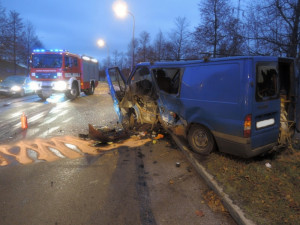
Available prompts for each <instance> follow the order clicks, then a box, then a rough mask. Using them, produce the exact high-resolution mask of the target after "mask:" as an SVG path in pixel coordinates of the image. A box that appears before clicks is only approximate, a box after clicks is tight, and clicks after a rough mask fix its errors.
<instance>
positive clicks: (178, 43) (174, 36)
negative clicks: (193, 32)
mask: <svg viewBox="0 0 300 225" xmlns="http://www.w3.org/2000/svg"><path fill="white" fill-rule="evenodd" d="M188 26H189V23H188V21H187V19H186V18H185V17H177V18H176V19H175V29H173V31H172V32H171V33H170V35H169V39H170V41H169V44H171V45H172V48H170V50H171V51H172V52H173V58H174V59H175V60H180V59H183V58H184V57H185V54H186V53H187V51H188V46H189V37H190V32H189V31H188Z"/></svg>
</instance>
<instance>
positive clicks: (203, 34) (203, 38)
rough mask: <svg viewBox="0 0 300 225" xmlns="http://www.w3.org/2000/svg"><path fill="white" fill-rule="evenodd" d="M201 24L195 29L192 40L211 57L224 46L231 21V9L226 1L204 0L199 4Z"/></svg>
mask: <svg viewBox="0 0 300 225" xmlns="http://www.w3.org/2000/svg"><path fill="white" fill-rule="evenodd" d="M199 11H200V16H201V21H202V22H201V23H200V24H199V26H198V27H196V31H195V32H194V38H195V40H196V42H198V44H199V46H201V47H202V48H204V49H203V50H204V51H207V52H212V54H213V57H216V55H217V54H218V52H219V50H218V49H219V48H220V46H221V45H223V48H224V45H225V44H226V42H225V37H226V36H227V35H228V30H227V29H228V28H229V27H230V25H229V23H231V21H232V18H233V17H232V16H231V15H230V13H231V12H232V9H231V8H230V6H229V1H228V0H205V1H201V2H200V3H199Z"/></svg>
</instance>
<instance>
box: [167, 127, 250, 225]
mask: <svg viewBox="0 0 300 225" xmlns="http://www.w3.org/2000/svg"><path fill="white" fill-rule="evenodd" d="M170 134H171V133H170ZM171 136H172V138H173V140H174V141H175V143H176V144H177V146H178V147H179V148H180V150H181V151H182V152H183V153H184V155H185V156H186V157H187V159H188V160H189V161H190V163H192V165H193V166H194V167H195V169H196V171H197V172H198V173H199V174H200V176H201V177H202V178H203V179H204V180H205V181H206V183H207V185H208V186H209V187H210V188H211V189H212V190H213V191H214V192H215V193H216V194H217V195H218V196H219V197H220V199H221V201H222V203H223V205H224V206H225V208H226V209H227V210H228V212H229V213H230V215H231V216H232V218H233V219H234V220H235V222H236V223H237V224H238V225H256V224H255V223H254V222H253V221H251V220H249V219H247V218H246V217H245V213H244V212H243V211H242V210H241V208H240V207H239V206H237V205H236V204H234V203H233V201H232V200H231V199H230V198H229V195H228V194H226V193H225V192H224V191H223V188H222V187H220V186H219V185H218V183H217V182H216V180H215V179H214V177H213V176H212V175H211V174H209V173H208V172H207V171H206V169H205V168H204V167H203V166H202V165H201V164H200V163H199V162H198V161H197V160H196V159H195V157H194V156H193V153H191V151H190V150H189V148H188V147H187V146H186V145H185V144H183V143H182V142H181V141H180V140H179V138H178V137H176V136H175V135H174V134H171Z"/></svg>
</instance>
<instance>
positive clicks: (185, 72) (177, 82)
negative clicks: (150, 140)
mask: <svg viewBox="0 0 300 225" xmlns="http://www.w3.org/2000/svg"><path fill="white" fill-rule="evenodd" d="M296 74H297V73H296V71H295V62H294V60H293V59H291V58H279V57H268V56H264V57H260V56H243V57H228V58H217V59H209V60H194V61H177V62H155V63H139V64H137V65H136V67H135V69H134V70H133V72H132V73H131V75H130V76H129V78H128V79H125V77H124V76H123V74H122V73H121V71H120V69H119V68H116V67H115V68H109V69H107V70H106V75H107V79H108V83H109V87H110V91H111V94H112V97H113V100H114V105H115V109H116V111H117V113H118V115H119V118H120V121H121V122H124V121H129V122H128V123H129V125H130V124H131V123H132V122H133V121H137V122H139V123H150V124H153V125H155V124H156V123H158V122H160V123H161V124H162V125H163V127H165V128H166V129H169V130H171V131H172V132H173V133H175V134H176V135H179V136H183V137H185V138H186V139H187V140H188V143H189V145H190V147H191V148H192V150H193V151H195V152H197V153H200V154H204V155H207V154H209V153H210V152H212V151H213V150H219V151H221V152H226V153H229V154H233V155H237V156H241V157H244V158H249V157H253V156H255V155H259V154H262V153H264V152H266V151H269V150H271V149H272V148H274V147H275V146H278V144H282V143H284V142H285V141H286V140H287V138H288V137H287V135H286V134H289V135H290V134H291V133H293V132H292V131H293V130H294V129H295V128H297V129H298V130H299V128H300V127H299V126H298V124H296V102H297V100H298V77H297V76H296ZM283 134H284V135H283Z"/></svg>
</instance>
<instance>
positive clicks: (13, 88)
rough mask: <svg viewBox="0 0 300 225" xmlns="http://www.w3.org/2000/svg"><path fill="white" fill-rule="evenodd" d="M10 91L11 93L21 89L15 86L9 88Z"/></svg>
mask: <svg viewBox="0 0 300 225" xmlns="http://www.w3.org/2000/svg"><path fill="white" fill-rule="evenodd" d="M11 90H12V91H21V87H20V86H17V85H15V86H12V87H11Z"/></svg>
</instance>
